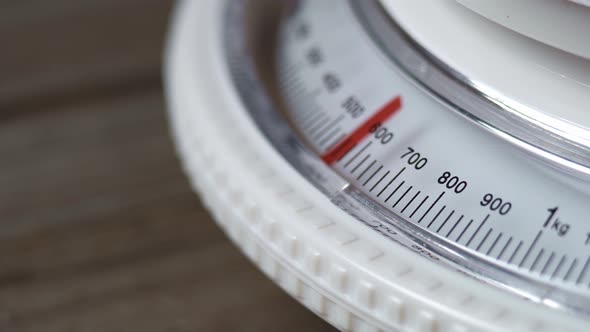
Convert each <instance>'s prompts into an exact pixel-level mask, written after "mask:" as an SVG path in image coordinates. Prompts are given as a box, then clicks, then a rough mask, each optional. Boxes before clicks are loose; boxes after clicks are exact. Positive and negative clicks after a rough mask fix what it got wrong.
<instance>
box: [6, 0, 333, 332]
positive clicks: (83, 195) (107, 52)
mask: <svg viewBox="0 0 590 332" xmlns="http://www.w3.org/2000/svg"><path fill="white" fill-rule="evenodd" d="M170 8H171V2H169V1H150V0H142V1H140V0H126V1H121V0H102V1H100V0H78V1H69V0H54V1H42V0H31V1H15V0H13V1H5V2H4V3H3V5H2V10H1V11H0V45H3V46H2V49H0V54H1V55H0V153H1V157H0V331H44V332H46V331H49V332H51V331H275V330H276V331H331V330H332V329H331V327H329V326H328V325H327V324H325V323H324V322H323V321H321V320H320V319H319V318H317V317H316V316H314V315H313V314H312V313H310V312H308V311H307V310H306V309H305V308H303V307H302V306H301V305H299V304H298V303H296V302H295V301H294V300H292V299H291V298H290V297H288V296H287V295H286V294H285V293H283V292H282V291H281V290H280V289H279V288H277V287H276V286H274V285H273V284H272V282H270V281H269V280H267V279H266V278H265V277H264V276H263V275H262V273H260V272H259V271H257V270H256V268H254V267H253V265H252V264H250V263H249V262H248V261H247V260H246V259H245V258H244V257H243V256H242V255H241V254H240V253H239V252H238V251H237V249H236V248H234V247H233V246H232V245H231V243H229V241H228V240H227V239H226V238H225V236H224V235H223V234H222V233H221V232H220V231H219V230H218V228H217V227H216V226H215V224H213V222H212V221H211V220H210V218H209V216H208V215H207V213H206V212H205V211H204V210H203V208H202V207H201V205H200V204H199V201H198V199H197V197H196V196H195V195H194V194H193V193H192V192H191V190H190V189H189V187H188V182H187V180H186V178H185V177H184V175H183V174H181V172H180V168H179V165H178V162H177V160H176V157H175V155H174V150H173V147H172V143H171V141H170V138H169V135H168V128H167V122H166V115H165V105H164V100H163V96H162V86H161V77H160V70H161V69H160V62H161V53H162V48H163V40H164V34H165V30H166V25H167V19H168V14H169V11H170Z"/></svg>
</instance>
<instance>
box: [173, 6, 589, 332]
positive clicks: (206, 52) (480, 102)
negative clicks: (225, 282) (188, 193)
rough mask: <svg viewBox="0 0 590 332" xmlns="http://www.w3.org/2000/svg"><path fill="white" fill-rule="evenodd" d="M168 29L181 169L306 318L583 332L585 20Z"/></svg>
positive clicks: (438, 19)
mask: <svg viewBox="0 0 590 332" xmlns="http://www.w3.org/2000/svg"><path fill="white" fill-rule="evenodd" d="M172 22H173V24H172V28H171V33H170V36H169V44H168V49H167V62H166V68H165V72H166V88H167V95H168V100H169V109H170V119H171V123H172V132H173V134H174V136H175V140H176V143H177V148H178V152H179V154H180V156H181V159H182V161H183V165H184V168H185V170H186V172H187V174H188V175H189V178H190V179H191V181H192V184H193V186H194V188H195V189H196V191H197V192H199V194H200V195H201V198H202V199H203V201H204V203H205V205H206V206H207V207H208V208H209V210H210V211H211V213H212V214H213V215H214V217H215V219H216V221H217V222H218V223H219V224H220V226H221V227H223V229H224V230H225V231H226V233H227V234H228V236H229V237H230V238H231V239H232V240H233V241H234V242H235V243H236V244H237V245H238V246H239V247H240V248H241V249H242V250H243V251H244V253H245V254H246V255H247V256H248V257H249V258H250V259H251V260H252V261H254V262H255V263H256V264H257V265H258V266H259V267H260V268H261V269H262V270H263V271H264V272H265V273H266V274H267V275H268V276H269V277H270V278H272V279H273V280H274V281H275V282H276V283H277V284H279V285H280V286H281V287H282V288H284V289H285V290H286V291H287V292H289V293H290V294H291V295H292V296H294V297H295V298H297V299H298V300H299V301H300V302H301V303H303V304H304V305H305V306H307V307H308V308H309V309H311V310H312V311H314V312H315V313H317V314H318V315H320V316H321V317H322V318H324V319H325V320H327V321H328V322H330V323H331V324H333V325H334V326H336V327H338V328H340V329H342V330H351V331H390V330H392V331H588V330H589V329H590V221H589V218H590V204H589V203H590V106H589V105H590V43H589V42H588V40H587V38H586V35H585V34H584V33H581V32H583V31H590V7H587V4H586V3H585V2H583V1H577V2H574V1H545V2H537V1H533V0H522V1H518V2H512V1H507V0H502V1H494V3H493V4H491V3H483V2H479V1H472V0H459V1H450V0H442V1H436V2H434V1H426V0H419V1H416V0H415V1H401V0H371V1H352V0H350V1H341V0H323V1H311V0H307V1H306V0H299V1H297V0H289V1H265V0H234V1H229V0H227V1H219V0H203V1H192V2H191V1H186V2H183V3H180V4H179V5H178V8H177V10H176V12H175V15H174V17H173V21H172ZM220 264H223V262H220Z"/></svg>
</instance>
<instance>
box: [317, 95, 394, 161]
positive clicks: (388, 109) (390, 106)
mask: <svg viewBox="0 0 590 332" xmlns="http://www.w3.org/2000/svg"><path fill="white" fill-rule="evenodd" d="M401 106H402V99H401V97H400V96H397V97H395V99H393V100H392V101H390V102H389V103H387V104H386V105H385V106H383V107H381V109H379V111H377V113H375V114H373V116H372V117H370V118H369V119H367V121H365V122H364V123H363V124H362V125H361V126H360V127H358V128H357V129H356V130H355V131H353V132H352V134H350V135H348V136H347V137H346V138H345V139H344V140H342V142H340V143H338V144H337V145H336V146H335V147H334V148H332V149H331V150H330V151H328V152H326V153H325V154H324V155H322V160H323V161H324V162H325V163H326V164H328V165H331V164H333V163H334V162H336V161H338V160H340V158H342V157H344V155H346V154H347V153H348V151H350V150H352V149H353V148H354V147H355V146H356V145H357V144H358V143H359V142H360V141H362V140H363V139H364V138H365V137H367V135H369V133H370V130H371V127H373V126H375V125H377V124H380V123H384V122H385V121H387V119H389V118H390V117H392V116H393V115H394V114H395V113H396V112H397V111H399V109H400V108H401Z"/></svg>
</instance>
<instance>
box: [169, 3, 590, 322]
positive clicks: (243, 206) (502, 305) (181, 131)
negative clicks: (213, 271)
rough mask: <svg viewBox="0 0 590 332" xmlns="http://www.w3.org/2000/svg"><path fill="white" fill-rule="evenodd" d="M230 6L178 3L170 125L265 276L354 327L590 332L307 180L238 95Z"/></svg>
mask: <svg viewBox="0 0 590 332" xmlns="http://www.w3.org/2000/svg"><path fill="white" fill-rule="evenodd" d="M225 3H226V1H219V0H202V1H185V2H181V3H179V4H178V6H177V8H176V11H175V14H174V17H173V21H172V25H171V31H170V35H169V40H168V42H169V43H168V45H167V55H166V68H165V74H166V76H165V80H166V93H167V97H168V103H169V113H170V122H171V127H172V129H171V130H172V134H173V136H174V139H175V141H176V146H177V150H178V153H179V155H180V157H181V160H182V163H183V167H184V169H185V172H186V173H187V175H188V176H189V178H190V180H191V183H192V185H193V187H194V189H195V190H196V191H197V192H198V193H199V194H200V196H201V199H202V200H203V202H204V203H205V205H206V206H207V208H208V209H209V210H210V211H211V213H212V214H213V216H214V217H215V219H216V221H217V222H218V223H219V225H220V226H221V227H222V228H223V229H224V231H225V232H226V233H227V235H228V236H229V237H230V238H231V239H232V240H233V241H234V242H235V243H236V244H237V245H238V246H239V247H240V249H241V250H242V251H243V252H244V253H245V254H246V255H247V256H248V257H249V258H250V259H251V260H252V261H253V262H254V263H255V264H257V265H258V266H259V267H260V269H261V270H262V271H264V272H265V273H266V274H267V275H268V276H269V277H270V278H272V279H273V280H274V281H275V282H276V283H277V284H278V285H280V286H281V287H282V288H283V289H285V290H286V291H287V292H288V293H289V294H291V295H292V296H293V297H295V298H296V299H297V300H299V301H300V302H301V303H303V304H304V305H305V306H307V307H308V308H310V309H311V310H312V311H314V312H315V313H316V314H318V315H320V316H321V317H323V318H324V319H325V320H327V321H328V322H330V323H331V324H333V325H334V326H336V327H338V328H340V329H342V330H347V331H379V330H382V331H383V330H386V331H390V330H393V331H396V330H397V331H585V330H587V329H586V325H585V322H584V321H582V320H580V319H578V318H576V317H572V316H568V315H566V314H565V313H564V312H562V311H559V310H552V309H550V307H549V306H547V305H539V304H534V303H531V302H528V301H526V300H524V299H522V298H519V297H517V296H514V295H511V294H507V293H505V292H502V291H500V290H499V289H496V288H494V287H492V286H489V285H485V284H483V283H480V282H478V281H476V280H474V279H472V278H469V277H467V276H465V275H463V274H461V273H459V272H457V271H452V270H449V269H446V268H443V267H441V266H439V265H437V264H435V263H434V262H433V261H430V260H428V259H427V258H425V257H424V256H421V255H419V254H417V253H415V252H412V251H410V250H408V249H406V248H404V247H402V246H401V245H398V244H396V243H394V242H391V241H389V240H387V239H386V238H384V237H382V236H380V235H379V233H378V232H375V231H374V230H372V229H370V228H369V227H367V226H365V225H363V224H361V223H360V222H358V221H357V220H355V219H353V218H352V217H351V216H349V215H347V214H346V213H344V212H343V211H340V210H339V209H338V208H337V207H336V206H335V205H332V204H331V203H330V202H329V200H328V199H327V198H326V197H324V196H323V195H322V194H321V193H320V192H319V191H318V190H317V189H315V188H314V187H313V186H312V185H311V184H309V183H307V182H306V180H304V178H303V177H302V176H301V175H300V174H298V173H297V172H296V171H295V170H294V169H293V168H292V167H291V166H290V165H289V164H288V163H287V162H286V161H285V160H284V159H283V158H282V157H281V156H280V155H279V154H278V153H277V152H276V151H275V150H274V149H273V147H272V146H271V144H270V143H269V142H268V141H267V140H266V138H265V137H264V136H263V135H262V134H261V133H260V132H259V131H258V129H257V127H256V125H255V124H254V123H253V121H252V119H251V118H250V117H249V115H248V112H247V111H246V109H245V108H244V105H243V104H242V102H241V100H240V99H239V96H238V94H237V92H236V91H235V88H234V86H233V83H232V81H231V78H230V75H229V72H228V67H227V64H226V62H225V58H226V56H225V54H224V49H223V42H222V30H223V26H224V23H223V14H224V8H225ZM220 264H223V262H220ZM549 305H550V304H549Z"/></svg>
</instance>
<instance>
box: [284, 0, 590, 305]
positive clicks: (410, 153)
mask: <svg viewBox="0 0 590 332" xmlns="http://www.w3.org/2000/svg"><path fill="white" fill-rule="evenodd" d="M361 22H362V19H359V17H358V12H357V9H356V5H354V4H352V3H348V2H341V1H336V0H333V1H301V2H298V5H297V6H295V8H294V9H293V10H292V11H291V12H290V13H289V15H288V16H286V17H285V19H284V22H283V23H282V26H281V31H280V35H279V38H278V41H279V42H278V43H279V44H278V51H277V54H276V59H277V72H278V77H279V82H280V93H281V94H282V96H283V97H284V99H285V100H286V104H287V114H288V118H289V120H290V122H291V123H292V126H293V127H294V128H296V131H297V132H298V133H299V135H300V137H301V139H302V140H303V141H305V142H306V144H307V145H308V146H309V147H310V148H311V150H313V152H314V153H315V154H316V155H317V157H319V158H320V159H321V160H322V161H323V163H325V165H327V166H329V167H330V168H331V169H332V170H333V172H335V173H337V174H339V175H340V176H341V177H342V178H344V179H345V180H346V182H347V183H348V184H349V186H350V187H352V188H355V190H358V191H360V192H362V193H363V194H364V195H365V197H366V198H368V200H369V201H370V202H372V203H373V204H375V205H376V206H379V208H382V209H385V210H387V211H388V212H390V213H391V215H394V216H396V218H399V219H400V220H402V221H403V222H404V223H411V224H413V225H415V226H417V227H416V228H415V229H417V230H418V232H420V233H421V234H423V235H424V236H425V237H427V238H428V239H430V241H434V242H436V243H438V244H439V245H441V246H443V247H446V248H449V252H451V253H450V254H449V255H450V256H454V257H461V258H463V259H465V261H471V262H472V264H471V265H472V266H475V268H472V269H473V270H478V271H491V272H488V275H487V277H489V278H491V279H492V280H494V282H498V280H500V281H499V282H500V283H505V284H506V283H510V282H509V281H505V280H508V279H503V277H502V276H503V275H504V274H505V275H512V276H513V275H516V276H517V277H518V278H524V279H525V280H530V281H531V282H535V283H537V284H539V285H541V286H540V287H541V289H543V292H545V293H552V292H555V291H556V290H558V291H559V292H561V291H563V292H564V293H565V294H568V295H566V296H565V297H566V298H571V297H570V296H573V297H581V298H582V302H583V301H584V299H585V298H586V297H587V296H588V295H590V293H589V286H590V224H588V222H587V220H586V219H587V216H588V215H590V206H589V205H588V201H589V199H590V195H589V193H590V191H589V189H590V187H589V186H588V184H587V183H586V182H582V181H580V180H578V179H576V178H574V177H570V176H569V175H567V174H566V173H564V172H562V171H560V170H559V169H556V168H554V167H550V166H547V165H545V164H544V163H542V162H539V160H538V159H536V158H533V157H531V155H529V154H527V153H525V152H524V151H523V149H521V148H520V147H519V144H520V143H519V144H515V142H514V140H509V139H508V140H507V139H505V138H506V137H502V135H501V134H500V135H498V133H493V132H490V131H489V130H486V128H485V124H482V123H477V122H475V121H473V120H471V119H468V118H466V117H465V116H461V115H460V114H461V112H457V111H456V110H454V109H453V107H452V106H449V104H448V103H447V102H445V101H443V100H440V99H438V98H436V97H435V96H433V95H432V94H431V93H429V92H428V91H427V90H426V89H424V88H423V87H422V86H421V85H420V84H419V83H417V82H416V81H415V80H413V79H412V78H411V77H409V75H407V73H406V72H404V70H403V69H400V67H399V66H397V65H396V63H395V61H392V59H391V58H390V57H388V56H387V54H386V53H385V52H384V51H383V50H382V49H381V48H380V47H379V45H378V44H377V43H376V42H375V41H374V39H373V38H372V35H371V34H370V33H369V32H367V29H366V28H365V26H364V25H363V24H362V23H361ZM417 65H421V64H420V63H418V64H417ZM420 70H422V71H423V72H424V73H425V75H428V70H429V69H428V68H427V67H424V68H421V69H420ZM386 219H387V218H386ZM474 261H476V262H477V263H473V262H474ZM496 278H497V279H496ZM507 287H510V285H507Z"/></svg>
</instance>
